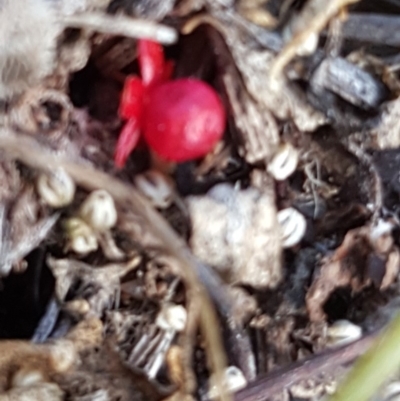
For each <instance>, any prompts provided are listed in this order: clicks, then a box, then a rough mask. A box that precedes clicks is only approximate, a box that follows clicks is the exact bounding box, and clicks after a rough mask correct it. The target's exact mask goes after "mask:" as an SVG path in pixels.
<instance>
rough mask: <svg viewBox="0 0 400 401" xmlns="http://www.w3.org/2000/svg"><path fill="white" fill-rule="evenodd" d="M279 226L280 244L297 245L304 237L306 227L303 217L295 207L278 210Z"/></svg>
mask: <svg viewBox="0 0 400 401" xmlns="http://www.w3.org/2000/svg"><path fill="white" fill-rule="evenodd" d="M278 222H279V225H280V227H281V239H282V246H283V247H284V248H290V247H292V246H295V245H297V244H298V243H299V242H300V241H301V239H302V238H303V237H304V234H305V232H306V228H307V222H306V219H305V217H304V216H303V215H302V214H301V213H300V212H298V211H297V210H296V209H294V208H292V207H289V208H287V209H282V210H280V211H279V212H278Z"/></svg>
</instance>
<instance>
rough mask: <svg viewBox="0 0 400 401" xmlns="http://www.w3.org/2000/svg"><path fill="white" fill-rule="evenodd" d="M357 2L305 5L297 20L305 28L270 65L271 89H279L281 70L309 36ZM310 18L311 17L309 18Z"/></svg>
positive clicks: (336, 0) (326, 0)
mask: <svg viewBox="0 0 400 401" xmlns="http://www.w3.org/2000/svg"><path fill="white" fill-rule="evenodd" d="M358 1H359V0H311V1H309V2H308V3H307V5H306V7H305V8H304V10H303V11H302V13H301V14H302V15H301V16H300V17H299V18H304V19H305V20H308V19H309V21H307V22H308V23H307V28H306V29H304V30H301V31H300V32H298V33H295V36H294V37H293V38H292V39H291V40H290V42H289V43H287V44H286V45H285V47H284V48H283V49H282V51H281V52H280V53H279V54H278V56H277V57H276V58H275V60H274V61H273V63H272V65H271V70H270V74H269V79H270V82H271V88H279V87H280V85H279V82H281V81H282V78H283V76H282V74H283V69H284V68H285V67H286V66H287V65H288V64H289V63H290V61H291V60H292V59H293V58H294V57H295V56H296V55H297V54H298V51H299V49H300V48H302V46H303V44H304V43H305V42H306V41H307V39H309V37H310V36H311V35H314V34H319V33H320V32H321V31H322V30H323V29H324V28H325V26H326V25H327V24H328V22H329V21H330V20H331V19H332V18H333V17H334V16H335V15H337V14H338V13H339V12H340V11H341V9H343V8H344V7H346V6H347V5H349V4H352V3H357V2H358ZM310 16H312V17H311V18H310Z"/></svg>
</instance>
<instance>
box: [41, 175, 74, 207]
mask: <svg viewBox="0 0 400 401" xmlns="http://www.w3.org/2000/svg"><path fill="white" fill-rule="evenodd" d="M36 190H37V192H38V194H39V196H40V198H41V199H42V200H43V202H45V203H46V204H47V205H49V206H51V207H54V208H58V207H64V206H67V205H69V204H70V203H71V202H72V200H73V199H74V195H75V183H74V181H73V180H72V178H71V177H70V176H69V175H68V174H67V173H66V172H65V171H64V170H62V169H58V170H56V171H54V172H51V173H41V174H40V175H39V176H38V178H37V180H36Z"/></svg>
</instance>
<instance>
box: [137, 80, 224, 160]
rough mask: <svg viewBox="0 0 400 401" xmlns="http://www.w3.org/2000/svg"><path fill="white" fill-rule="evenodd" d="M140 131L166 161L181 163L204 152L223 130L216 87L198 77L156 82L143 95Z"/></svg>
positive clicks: (222, 113) (221, 112)
mask: <svg viewBox="0 0 400 401" xmlns="http://www.w3.org/2000/svg"><path fill="white" fill-rule="evenodd" d="M142 121H143V133H144V137H145V139H146V142H147V143H148V145H149V147H150V148H151V149H152V150H154V151H155V152H156V153H157V154H158V155H160V156H161V157H163V158H164V159H166V160H171V161H175V162H183V161H188V160H193V159H196V158H199V157H201V156H204V155H205V154H207V153H208V152H209V151H210V150H212V148H213V147H214V145H215V144H216V143H217V142H218V141H219V140H220V139H221V137H222V135H223V133H224V130H225V110H224V107H223V105H222V102H221V100H220V98H219V97H218V95H217V93H216V92H215V90H214V89H213V88H212V87H211V86H209V85H207V84H206V83H204V82H202V81H199V80H197V79H190V78H184V79H177V80H175V81H170V82H166V83H163V84H161V85H157V86H155V87H154V88H152V89H151V90H150V91H149V93H148V96H147V97H146V101H145V105H144V116H143V120H142Z"/></svg>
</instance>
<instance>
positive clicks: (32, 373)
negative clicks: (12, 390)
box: [11, 369, 46, 387]
mask: <svg viewBox="0 0 400 401" xmlns="http://www.w3.org/2000/svg"><path fill="white" fill-rule="evenodd" d="M44 381H46V380H45V377H44V375H43V372H42V371H41V370H35V369H20V370H18V371H17V372H16V373H15V375H14V376H13V378H12V381H11V386H12V387H31V386H33V385H35V384H37V383H42V382H44Z"/></svg>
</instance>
